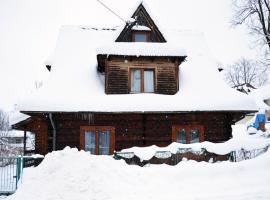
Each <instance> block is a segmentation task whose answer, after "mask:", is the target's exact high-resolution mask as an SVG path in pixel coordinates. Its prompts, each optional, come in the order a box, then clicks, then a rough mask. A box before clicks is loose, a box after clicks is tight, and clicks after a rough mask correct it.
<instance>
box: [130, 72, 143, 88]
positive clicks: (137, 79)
mask: <svg viewBox="0 0 270 200" xmlns="http://www.w3.org/2000/svg"><path fill="white" fill-rule="evenodd" d="M131 92H135V93H138V92H141V70H139V69H133V70H132V71H131Z"/></svg>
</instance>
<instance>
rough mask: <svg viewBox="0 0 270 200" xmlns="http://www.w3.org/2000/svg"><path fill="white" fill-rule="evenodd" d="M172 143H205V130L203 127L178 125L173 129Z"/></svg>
mask: <svg viewBox="0 0 270 200" xmlns="http://www.w3.org/2000/svg"><path fill="white" fill-rule="evenodd" d="M172 141H173V142H178V143H182V144H190V143H197V142H203V141H204V128H203V126H201V125H183V126H181V125H176V126H173V127H172Z"/></svg>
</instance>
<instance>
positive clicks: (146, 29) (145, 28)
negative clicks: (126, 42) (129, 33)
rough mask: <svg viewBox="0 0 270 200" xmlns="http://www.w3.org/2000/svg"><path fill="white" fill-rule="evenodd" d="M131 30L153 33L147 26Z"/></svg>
mask: <svg viewBox="0 0 270 200" xmlns="http://www.w3.org/2000/svg"><path fill="white" fill-rule="evenodd" d="M131 30H135V31H151V29H150V28H149V27H147V26H141V25H135V26H133V27H132V28H131Z"/></svg>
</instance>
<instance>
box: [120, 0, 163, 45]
mask: <svg viewBox="0 0 270 200" xmlns="http://www.w3.org/2000/svg"><path fill="white" fill-rule="evenodd" d="M144 4H145V3H143V2H142V3H141V4H140V5H139V6H138V8H137V9H136V10H135V12H134V13H133V15H132V16H131V18H133V19H135V21H134V22H132V23H127V24H126V25H125V27H124V29H123V30H122V31H121V33H120V35H119V36H118V37H117V39H116V42H123V41H127V37H128V34H129V32H130V30H131V29H132V28H133V27H134V25H135V24H137V25H140V26H145V27H149V28H150V29H151V31H152V32H153V34H154V35H155V36H156V37H155V38H156V39H157V41H156V42H166V39H165V38H164V36H163V35H162V33H161V32H160V30H159V28H158V27H157V25H156V23H155V22H154V20H153V19H152V18H151V16H150V15H149V13H148V12H147V10H146V8H145V6H144Z"/></svg>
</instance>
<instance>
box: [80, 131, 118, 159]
mask: <svg viewBox="0 0 270 200" xmlns="http://www.w3.org/2000/svg"><path fill="white" fill-rule="evenodd" d="M80 148H81V149H84V150H85V151H89V152H91V154H96V155H109V154H113V152H114V149H115V130H114V128H113V127H111V126H81V127H80Z"/></svg>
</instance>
